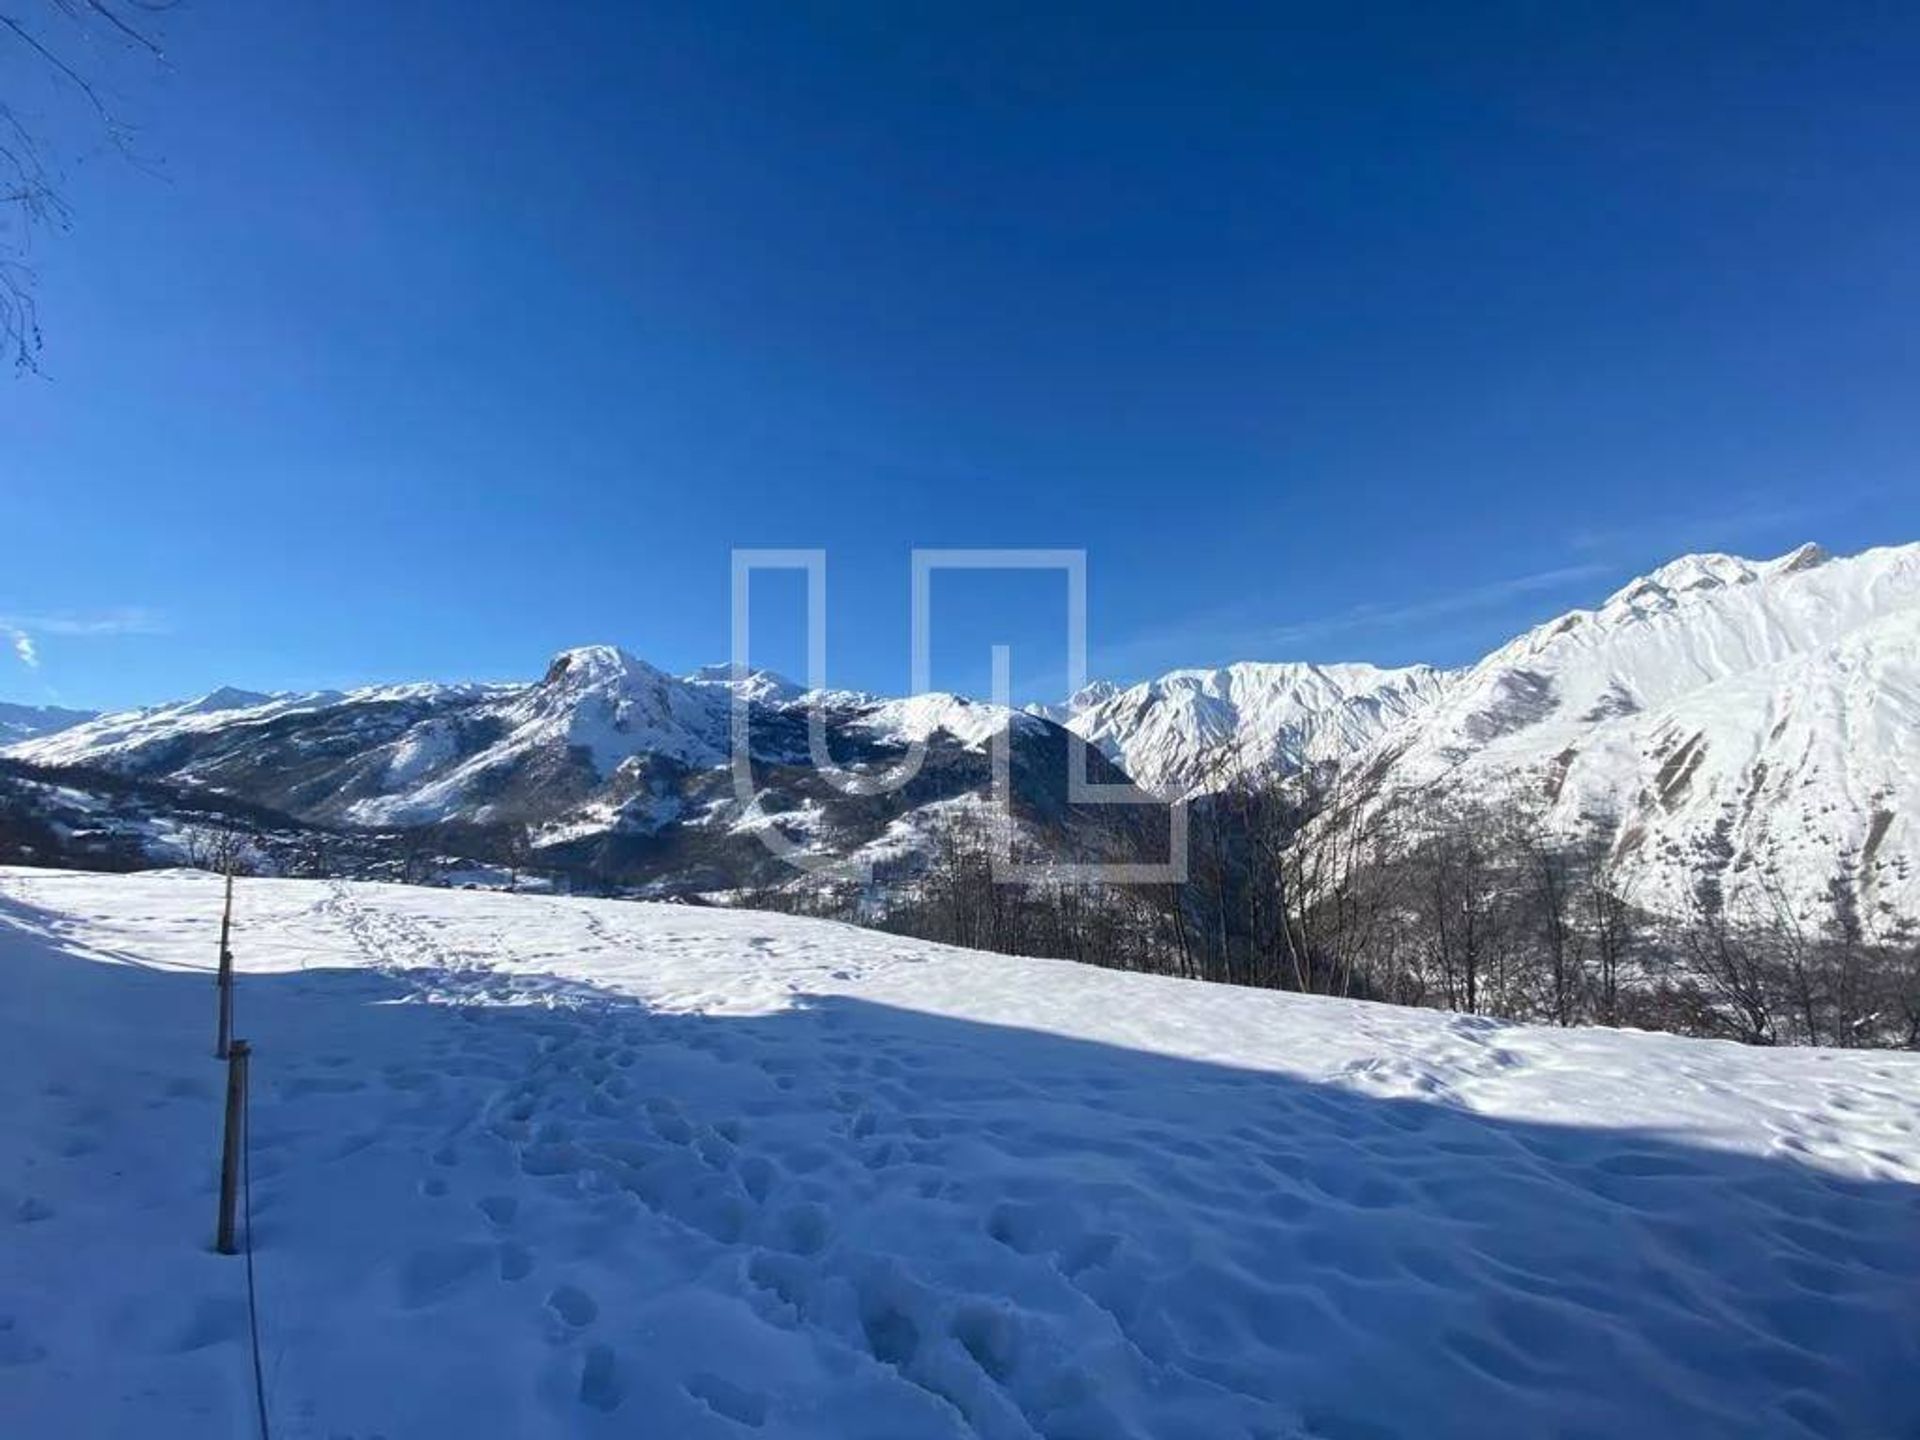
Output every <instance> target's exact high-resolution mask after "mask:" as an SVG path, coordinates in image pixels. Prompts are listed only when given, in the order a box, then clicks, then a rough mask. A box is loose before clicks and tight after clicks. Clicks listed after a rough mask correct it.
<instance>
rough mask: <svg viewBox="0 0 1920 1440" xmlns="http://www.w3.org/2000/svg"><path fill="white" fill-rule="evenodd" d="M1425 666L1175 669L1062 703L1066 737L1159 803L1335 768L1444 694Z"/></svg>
mask: <svg viewBox="0 0 1920 1440" xmlns="http://www.w3.org/2000/svg"><path fill="white" fill-rule="evenodd" d="M1450 678H1451V677H1450V675H1449V673H1448V672H1447V671H1444V670H1436V669H1434V668H1433V667H1432V666H1430V665H1412V666H1408V667H1406V668H1404V669H1397V670H1383V669H1381V668H1379V667H1378V666H1375V665H1308V664H1270V663H1261V662H1245V663H1242V664H1238V665H1227V666H1223V667H1221V668H1220V669H1217V670H1175V671H1173V672H1172V673H1171V674H1167V675H1162V676H1161V677H1160V678H1159V679H1157V680H1149V681H1147V682H1145V683H1144V684H1140V685H1135V686H1132V687H1131V688H1129V689H1126V690H1117V689H1115V688H1113V687H1111V686H1108V687H1106V688H1105V689H1104V690H1101V689H1097V688H1095V687H1091V686H1090V687H1088V689H1086V690H1083V691H1081V692H1080V694H1079V695H1077V696H1075V697H1074V699H1073V700H1072V701H1069V702H1068V708H1069V710H1070V711H1071V714H1070V717H1069V718H1068V719H1067V720H1066V721H1065V723H1066V725H1067V727H1068V728H1069V729H1070V730H1073V731H1075V732H1077V733H1078V734H1080V735H1082V736H1084V737H1085V738H1086V739H1087V740H1088V741H1090V742H1092V743H1093V744H1096V745H1098V746H1099V747H1100V749H1101V750H1102V751H1103V752H1105V753H1106V755H1107V756H1108V757H1109V758H1111V759H1112V760H1114V761H1115V762H1116V763H1117V764H1118V765H1119V766H1120V768H1121V769H1123V770H1125V771H1126V772H1127V774H1128V775H1130V776H1132V777H1133V779H1134V781H1135V782H1136V783H1137V784H1140V785H1143V786H1145V787H1146V788H1147V789H1149V790H1152V791H1154V792H1155V793H1157V794H1163V795H1180V794H1192V793H1194V792H1197V791H1204V790H1207V789H1210V788H1214V789H1217V788H1219V786H1220V785H1221V784H1222V783H1223V781H1224V780H1225V779H1226V778H1227V777H1229V776H1231V775H1232V774H1234V773H1236V772H1245V771H1250V770H1251V771H1258V770H1262V769H1266V768H1269V767H1274V766H1278V767H1279V768H1281V769H1283V770H1294V769H1298V768H1300V767H1301V766H1302V765H1305V764H1309V763H1312V762H1316V761H1321V760H1339V759H1343V758H1345V757H1347V756H1350V755H1353V754H1355V753H1357V752H1358V751H1360V750H1361V749H1363V748H1365V746H1366V745H1367V744H1368V743H1369V742H1371V741H1372V740H1374V739H1375V738H1376V737H1377V736H1379V735H1380V734H1381V733H1383V732H1384V731H1386V730H1387V729H1389V728H1390V727H1392V726H1393V725H1395V724H1397V723H1398V722H1400V721H1403V720H1406V719H1407V718H1409V717H1411V716H1415V715H1418V714H1420V713H1421V712H1423V711H1424V710H1425V709H1426V707H1427V706H1428V705H1430V704H1432V703H1433V701H1434V700H1435V699H1436V698H1437V697H1438V696H1439V695H1440V693H1441V692H1442V691H1443V690H1444V689H1445V688H1446V685H1447V683H1448V681H1449V679H1450Z"/></svg>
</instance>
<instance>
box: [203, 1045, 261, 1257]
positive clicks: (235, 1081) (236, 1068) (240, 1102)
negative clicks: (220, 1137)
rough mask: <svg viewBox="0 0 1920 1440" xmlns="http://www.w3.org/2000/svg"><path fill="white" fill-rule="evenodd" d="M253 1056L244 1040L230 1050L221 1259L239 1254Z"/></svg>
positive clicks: (216, 1244) (217, 1244)
mask: <svg viewBox="0 0 1920 1440" xmlns="http://www.w3.org/2000/svg"><path fill="white" fill-rule="evenodd" d="M252 1053H253V1051H252V1048H251V1047H250V1046H249V1045H248V1044H247V1042H246V1041H244V1040H235V1041H234V1042H233V1043H232V1044H231V1045H230V1046H228V1048H227V1133H226V1140H225V1143H224V1144H223V1145H222V1146H221V1150H220V1220H219V1224H218V1226H217V1227H216V1229H215V1231H214V1240H213V1248H214V1249H216V1250H218V1251H219V1252H220V1253H221V1254H222V1255H236V1254H238V1253H239V1250H238V1247H237V1246H236V1245H235V1244H234V1240H233V1221H234V1208H235V1206H236V1205H237V1203H238V1201H239V1196H240V1166H241V1163H242V1160H243V1156H242V1154H241V1147H242V1145H243V1144H244V1143H245V1139H246V1108H247V1057H248V1056H249V1055H251V1054H252Z"/></svg>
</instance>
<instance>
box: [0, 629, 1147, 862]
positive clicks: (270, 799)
mask: <svg viewBox="0 0 1920 1440" xmlns="http://www.w3.org/2000/svg"><path fill="white" fill-rule="evenodd" d="M736 695H737V696H738V697H739V698H741V699H744V700H745V702H746V706H747V714H748V722H749V723H748V735H749V741H750V750H751V755H752V758H753V761H754V763H755V770H756V788H757V790H758V792H759V793H758V794H757V796H756V797H755V798H753V799H752V800H743V799H742V798H741V796H740V794H739V793H738V791H737V789H736V786H735V782H734V777H733V775H732V771H731V768H730V760H731V755H732V738H731V736H732V729H731V727H732V721H733V709H734V704H735V699H736ZM816 710H817V712H818V713H819V714H820V716H821V717H822V719H823V721H824V723H825V730H826V735H827V740H828V750H829V753H830V756H831V758H832V759H833V761H834V762H835V764H837V765H840V766H843V767H847V768H851V769H853V770H856V771H858V770H861V769H867V770H873V769H879V770H885V769H888V768H889V767H892V766H894V765H897V764H900V763H903V762H904V761H906V760H907V758H908V756H909V755H910V753H911V751H912V748H913V747H916V746H922V747H924V750H925V755H924V758H923V761H922V763H921V765H920V769H919V771H918V773H917V774H916V775H915V777H914V779H913V781H912V783H911V784H909V785H907V786H905V787H904V788H903V789H901V790H899V791H898V792H894V793H890V794H887V795H881V796H864V795H862V796H854V795H848V794H845V793H843V792H842V791H841V790H840V789H838V788H836V787H835V786H834V785H833V783H831V781H830V780H829V779H828V778H827V777H826V776H823V775H822V774H821V773H820V772H819V771H818V770H817V769H816V768H815V767H814V765H813V764H812V760H811V752H810V742H809V739H808V730H809V724H810V721H809V716H810V715H811V714H812V713H814V712H815V711H816ZM1009 727H1010V728H1011V731H1012V735H1013V747H1014V757H1015V758H1014V770H1015V774H1016V775H1017V776H1019V777H1021V780H1022V782H1023V785H1022V796H1021V798H1022V800H1023V801H1024V802H1025V804H1026V818H1027V819H1029V820H1030V821H1032V822H1033V823H1036V824H1039V825H1041V826H1042V827H1043V828H1047V829H1050V830H1051V832H1052V833H1051V836H1050V838H1051V840H1052V841H1054V842H1056V843H1058V842H1061V841H1063V840H1064V839H1065V836H1064V833H1063V829H1064V827H1068V822H1069V819H1070V816H1069V814H1068V807H1067V805H1066V801H1065V798H1064V792H1065V788H1066V785H1065V776H1066V765H1065V760H1064V755H1065V751H1066V748H1067V737H1066V733H1065V732H1064V731H1063V730H1061V729H1059V728H1058V727H1057V726H1055V725H1053V724H1051V723H1050V722H1048V721H1046V720H1044V719H1041V718H1038V717H1034V716H1029V715H1023V714H1018V713H1013V712H1009V711H1006V710H1003V709H1000V708H999V707H996V706H993V705H986V704H980V703H976V702H974V701H970V700H967V699H964V698H962V697H960V696H955V695H945V694H931V695H920V696H915V697H912V698H910V699H905V700H883V699H880V698H878V697H874V696H869V695H863V694H859V693H856V692H850V691H830V692H821V693H819V694H816V695H803V694H802V693H801V692H800V690H799V688H798V687H796V686H794V685H793V684H792V683H791V682H789V681H786V680H784V679H782V678H781V677H779V676H777V675H773V674H771V673H770V672H764V671H757V672H752V673H750V674H748V675H747V676H745V677H743V678H742V679H740V680H739V681H735V680H734V679H733V677H732V675H731V672H730V670H728V669H727V668H725V667H709V668H708V669H706V670H702V671H698V672H696V673H695V674H693V675H691V676H685V677H678V676H673V675H669V674H667V673H666V672H664V671H662V670H659V669H656V668H655V667H653V666H651V665H648V664H647V663H646V662H644V661H642V660H639V659H636V658H635V657H634V656H632V655H630V654H628V653H627V652H625V651H623V650H620V649H618V648H616V647H613V646H606V645H599V646H585V647H581V648H578V649H574V650H568V651H566V652H564V653H562V654H561V655H559V656H557V657H556V658H555V659H554V660H553V662H552V663H551V665H549V666H548V668H547V671H546V673H545V675H544V677H543V678H542V679H541V680H539V681H537V682H535V683H532V684H520V685H465V686H456V685H428V684H422V685H407V686H387V687H378V688H372V689H366V690H355V691H349V692H344V693H343V692H338V691H323V692H317V693H312V694H288V695H259V694H253V693H249V692H242V691H232V690H223V691H219V692H216V693H215V694H212V695H208V696H204V697H202V698H200V699H198V700H193V701H188V702H184V703H181V704H175V705H163V706H157V707H153V708H150V709H146V710H139V711H132V712H127V713H123V714H116V715H106V716H101V717H99V718H97V719H94V720H92V721H89V722H87V723H85V724H82V725H78V726H75V727H73V728H72V729H70V730H67V731H63V732H61V733H59V734H57V735H52V736H48V737H45V738H42V739H39V740H34V741H28V742H24V743H21V744H17V745H14V746H11V747H8V748H7V749H6V750H5V752H4V756H5V758H7V759H10V760H13V761H16V762H20V763H22V764H25V765H28V766H33V767H41V768H43V769H62V768H71V767H83V768H85V769H88V770H95V771H99V770H104V771H107V772H110V773H112V774H114V775H118V776H125V777H134V778H139V779H143V780H150V781H163V782H165V783H167V784H170V785H175V786H180V787H184V788H185V790H186V791H188V792H191V793H201V792H215V793H218V794H222V795H229V796H235V797H239V798H240V799H243V800H245V801H247V802H249V803H251V804H254V805H259V806H265V807H269V808H270V809H272V810H274V811H278V812H281V813H282V814H284V815H286V816H288V817H291V818H293V819H294V820H297V821H300V822H304V823H308V824H318V825H326V826H333V827H348V828H355V829H383V830H391V829H396V828H402V827H418V826H424V825H433V826H441V827H445V826H463V827H470V828H480V829H488V828H492V829H498V828H500V827H505V826H520V825H525V826H529V827H531V828H532V830H533V833H534V836H535V841H536V844H537V845H538V846H540V847H541V848H542V849H543V852H544V855H545V858H546V859H547V860H548V861H549V862H551V863H554V864H558V865H562V866H564V867H566V868H570V869H575V870H580V869H586V870H590V871H592V872H593V873H594V874H595V875H598V876H602V877H604V878H606V879H608V880H620V881H623V882H637V881H646V882H650V883H659V884H663V885H667V886H670V887H673V888H692V889H732V888H736V887H738V886H740V885H742V884H745V883H750V882H757V881H759V880H762V879H784V878H791V875H792V873H793V872H791V871H789V870H786V869H784V868H783V867H779V866H777V865H776V863H775V862H774V859H773V853H772V851H771V850H770V849H768V848H767V846H766V845H764V844H763V843H762V842H761V839H760V838H759V832H761V831H764V830H766V829H768V828H770V827H771V828H774V829H777V830H779V831H780V832H781V834H782V835H784V836H785V837H786V838H787V840H789V841H790V842H792V843H793V844H796V845H798V846H800V847H801V848H802V849H803V850H805V851H807V852H809V853H812V854H816V855H819V856H822V857H844V856H847V855H851V854H856V853H861V852H865V851H867V850H868V849H869V848H871V849H872V850H873V858H877V859H889V858H897V857H898V856H900V855H901V854H903V853H906V852H911V851H912V850H913V849H914V848H915V846H916V844H917V843H918V842H919V841H920V840H922V839H924V833H925V831H926V830H928V829H929V828H930V827H931V824H932V823H933V821H934V819H935V818H936V817H937V816H938V814H939V813H940V807H941V806H943V805H945V804H946V803H948V802H951V801H953V800H955V799H956V798H958V797H960V796H962V795H966V794H969V793H976V792H980V791H982V790H984V788H985V787H986V785H987V783H988V779H989V776H990V769H989V746H990V744H991V741H992V739H993V737H994V736H995V735H996V734H998V733H1000V732H1001V731H1002V730H1006V729H1008V728H1009ZM1055 752H1058V756H1059V758H1058V763H1053V761H1052V759H1051V758H1050V757H1053V756H1054V754H1055ZM1043 762H1044V763H1043ZM1049 774H1054V775H1056V776H1057V783H1050V782H1049V781H1048V779H1047V776H1048V775H1049ZM1096 778H1100V779H1103V780H1104V782H1105V783H1116V782H1117V781H1118V780H1119V779H1120V777H1119V775H1118V773H1117V772H1109V773H1105V774H1103V776H1101V777H1096Z"/></svg>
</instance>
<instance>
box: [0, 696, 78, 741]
mask: <svg viewBox="0 0 1920 1440" xmlns="http://www.w3.org/2000/svg"><path fill="white" fill-rule="evenodd" d="M93 715H94V712H93V711H91V710H65V709H62V708H61V707H60V706H58V705H13V704H9V703H8V702H6V701H0V746H5V745H14V744H18V743H19V742H20V741H22V740H32V739H35V738H37V737H39V736H42V735H51V734H53V733H54V732H55V731H59V730H67V729H70V728H72V727H73V726H75V725H79V724H82V723H83V722H85V721H88V720H91V719H93Z"/></svg>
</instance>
